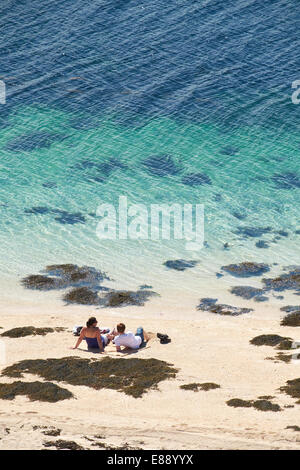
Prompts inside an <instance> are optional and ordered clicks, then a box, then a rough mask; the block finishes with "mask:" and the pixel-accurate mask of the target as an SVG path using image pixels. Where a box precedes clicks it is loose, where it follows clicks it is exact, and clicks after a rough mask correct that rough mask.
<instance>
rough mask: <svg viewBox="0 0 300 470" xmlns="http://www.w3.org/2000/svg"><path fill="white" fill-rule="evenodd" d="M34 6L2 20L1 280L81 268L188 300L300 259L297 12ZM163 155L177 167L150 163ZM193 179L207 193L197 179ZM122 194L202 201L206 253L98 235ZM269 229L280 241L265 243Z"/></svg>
mask: <svg viewBox="0 0 300 470" xmlns="http://www.w3.org/2000/svg"><path fill="white" fill-rule="evenodd" d="M21 3H22V2H18V3H17V4H15V5H14V8H10V7H8V6H7V8H3V7H2V10H3V11H2V15H1V18H2V19H1V22H2V27H3V29H4V32H5V39H4V38H3V39H2V43H1V44H0V57H1V59H2V60H1V71H0V75H1V77H0V78H2V79H3V80H4V81H5V83H6V86H7V102H6V104H5V105H0V106H1V108H0V110H1V128H0V211H1V219H0V269H1V275H2V276H3V277H7V276H8V277H10V278H13V279H18V278H19V277H20V276H22V275H26V274H29V273H36V272H38V271H39V270H40V269H41V268H43V267H44V266H45V265H46V264H50V263H63V262H75V263H78V264H89V265H92V266H96V267H100V268H102V269H104V270H106V271H107V272H108V273H109V274H110V275H111V276H112V277H113V278H114V279H115V280H116V281H117V283H118V284H119V285H122V286H124V287H131V288H136V287H137V286H138V285H140V284H144V283H147V284H148V283H150V284H151V285H154V286H155V288H156V290H157V291H160V290H161V289H164V288H167V287H168V286H172V287H174V288H178V289H180V290H181V291H183V290H185V289H186V290H187V291H189V290H190V289H191V288H193V289H194V288H196V286H197V283H200V281H201V280H202V281H203V280H204V279H207V280H208V282H211V279H216V277H215V273H216V272H218V271H219V269H220V266H222V265H223V264H226V263H229V262H240V261H245V260H255V261H261V262H267V263H270V264H271V263H274V262H276V263H279V267H281V266H286V265H290V264H297V263H299V240H300V234H298V233H297V230H299V229H300V224H299V199H300V168H299V166H300V165H299V154H300V137H299V132H298V127H299V117H300V106H297V105H294V104H292V102H291V93H292V89H291V83H292V81H293V80H295V79H298V78H300V76H299V72H298V71H299V63H298V59H297V56H296V53H295V51H296V50H297V45H298V43H299V38H298V35H297V31H298V29H297V28H298V26H299V25H298V23H299V19H298V18H299V15H298V13H299V11H297V10H299V6H296V7H295V6H294V5H291V3H290V2H286V1H267V2H257V1H255V2H254V1H234V2H233V1H232V2H226V5H225V4H224V2H219V1H203V2H185V1H177V2H170V3H169V4H168V5H167V6H166V5H165V4H164V3H162V2H159V1H153V2H151V4H149V3H148V2H143V1H142V2H136V1H129V2H125V1H123V2H121V1H120V2H105V1H99V2H93V5H91V6H87V5H86V4H85V2H83V1H79V2H76V5H74V2H71V1H64V2H60V1H57V2H51V5H48V7H47V8H46V7H43V8H44V9H43V8H41V7H40V5H39V3H38V2H35V1H32V2H30V6H29V7H28V5H27V8H26V10H25V11H24V8H22V5H21ZM165 154H168V155H170V156H171V158H172V159H173V162H174V165H175V166H176V168H177V169H178V171H174V172H172V171H170V174H168V175H164V176H161V175H159V174H153V173H151V171H149V168H147V167H145V165H144V164H143V162H144V161H145V160H146V159H147V158H148V157H149V156H152V155H165ZM112 159H113V160H112ZM112 162H113V163H112ZM108 163H110V167H108V166H107V164H108ZM103 164H105V165H103ZM97 165H98V166H97ZM99 165H100V166H99ZM101 165H102V166H101ZM194 173H201V174H204V175H205V177H206V178H208V179H207V181H209V183H210V184H201V185H197V186H190V185H188V184H185V183H184V182H185V181H186V180H185V179H184V178H185V177H186V175H189V174H194ZM120 195H125V196H127V197H128V201H129V203H144V204H146V205H148V206H149V204H151V203H153V204H158V203H166V204H168V203H174V202H176V203H180V204H184V203H190V204H196V203H197V204H204V206H205V240H206V244H205V247H204V248H203V249H202V250H200V251H198V252H190V251H187V250H186V249H185V243H184V241H182V240H170V241H165V240H162V241H159V242H155V241H150V240H148V241H146V240H140V241H136V240H124V241H112V240H99V238H98V237H97V236H96V227H97V224H98V222H99V218H98V217H96V216H95V212H96V210H97V207H98V205H99V204H101V203H112V204H114V205H117V204H118V198H119V196H120ZM36 207H42V208H43V209H42V210H41V209H39V210H38V211H36V209H34V210H33V211H32V208H36ZM34 211H35V212H38V213H32V212H34ZM62 211H63V212H62ZM249 227H250V228H251V230H250V229H249ZM245 228H247V230H246V232H245ZM258 228H268V231H267V233H265V234H261V235H260V236H255V237H254V236H253V230H254V229H258ZM278 231H284V232H282V233H279V234H278ZM254 234H255V235H257V233H254ZM260 240H263V241H265V242H266V243H267V246H268V247H267V248H259V247H257V246H256V243H257V242H258V241H260ZM225 243H228V244H229V247H228V249H224V244H225ZM177 258H183V259H191V258H192V259H196V260H199V264H198V265H197V267H196V268H194V269H193V270H190V272H189V273H187V272H185V273H184V274H182V273H180V274H179V275H178V273H177V272H172V273H171V274H170V272H167V270H166V268H165V267H164V266H163V265H162V263H163V262H164V261H166V260H168V259H177ZM192 273H193V274H192ZM192 277H193V281H194V284H193V283H192V284H191V278H192ZM221 282H222V279H220V280H218V283H221ZM235 284H236V281H235ZM191 286H192V287H191Z"/></svg>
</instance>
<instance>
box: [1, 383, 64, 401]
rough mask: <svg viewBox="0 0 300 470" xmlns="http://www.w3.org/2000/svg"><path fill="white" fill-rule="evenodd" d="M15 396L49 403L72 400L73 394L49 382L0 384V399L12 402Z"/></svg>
mask: <svg viewBox="0 0 300 470" xmlns="http://www.w3.org/2000/svg"><path fill="white" fill-rule="evenodd" d="M17 395H26V396H27V397H28V398H29V399H30V400H31V401H47V402H50V403H56V402H57V401H60V400H67V399H68V398H73V394H72V393H71V392H69V390H67V389H65V388H62V387H59V386H58V385H56V384H53V383H51V382H38V381H37V382H21V381H17V382H13V383H11V384H0V399H2V400H13V399H14V398H15V397H16V396H17Z"/></svg>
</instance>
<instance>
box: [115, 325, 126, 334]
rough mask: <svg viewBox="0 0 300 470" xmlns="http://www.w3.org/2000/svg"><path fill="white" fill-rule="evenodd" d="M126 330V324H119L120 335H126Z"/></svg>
mask: <svg viewBox="0 0 300 470" xmlns="http://www.w3.org/2000/svg"><path fill="white" fill-rule="evenodd" d="M125 328H126V326H125V325H124V323H118V324H117V330H118V332H119V333H124V331H125Z"/></svg>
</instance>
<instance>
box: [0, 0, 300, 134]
mask: <svg viewBox="0 0 300 470" xmlns="http://www.w3.org/2000/svg"><path fill="white" fill-rule="evenodd" d="M0 21H1V33H2V34H1V40H0V63H1V74H2V75H4V76H5V77H7V89H8V103H7V106H6V108H5V111H4V112H3V114H4V115H6V113H8V112H10V111H11V110H13V109H16V108H17V107H18V106H20V105H22V106H24V105H33V104H35V105H37V104H47V105H51V106H54V107H55V108H60V109H63V110H65V111H66V110H68V111H73V112H78V111H81V112H82V111H84V112H87V113H89V114H90V115H94V114H99V113H103V112H105V113H109V114H112V113H117V115H118V116H117V117H116V119H118V120H120V121H121V122H123V123H124V122H126V124H128V125H131V124H135V123H136V121H137V120H138V121H139V120H142V121H143V120H144V119H148V118H153V117H157V116H162V115H163V116H169V117H172V118H176V119H179V118H180V119H184V120H189V121H192V122H207V121H209V122H211V121H214V122H217V123H218V124H220V125H223V126H224V127H225V129H226V130H229V129H231V128H232V127H233V126H238V125H243V124H245V125H254V124H255V125H262V126H265V125H268V126H272V127H273V126H279V127H280V128H281V127H285V128H289V127H297V126H298V121H299V109H298V108H297V107H296V106H293V105H292V103H291V100H290V95H291V83H292V81H293V80H296V79H298V78H299V69H300V63H299V54H298V51H299V45H300V38H299V29H300V5H299V4H298V2H292V1H290V0H287V1H284V0H252V1H251V0H250V1H245V0H236V1H232V0H229V1H226V2H224V1H217V0H211V1H181V0H177V1H170V2H163V1H157V0H153V1H151V2H148V1H143V0H137V1H97V0H96V1H93V2H90V4H88V2H85V1H81V0H80V1H74V0H63V1H57V0H56V1H46V2H42V4H41V2H39V1H37V0H30V1H22V0H18V1H6V2H3V3H2V5H1V7H0ZM72 76H73V77H74V76H82V78H83V79H84V80H82V81H80V80H76V81H74V82H73V83H72V81H70V78H71V77H72ZM9 77H11V78H9ZM75 82H76V85H75V84H74V83H75ZM74 88H76V89H77V90H79V91H80V93H77V94H76V97H74V96H73V95H74V93H73V95H72V97H71V96H70V95H71V94H72V92H70V91H69V90H70V89H74ZM128 90H131V92H129V93H128ZM87 125H88V124H87ZM90 125H92V123H90Z"/></svg>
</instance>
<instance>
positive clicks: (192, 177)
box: [182, 173, 211, 186]
mask: <svg viewBox="0 0 300 470" xmlns="http://www.w3.org/2000/svg"><path fill="white" fill-rule="evenodd" d="M182 183H183V184H186V185H188V186H201V185H202V184H211V179H210V177H209V176H207V175H205V174H204V173H189V174H187V175H185V176H183V178H182Z"/></svg>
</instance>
